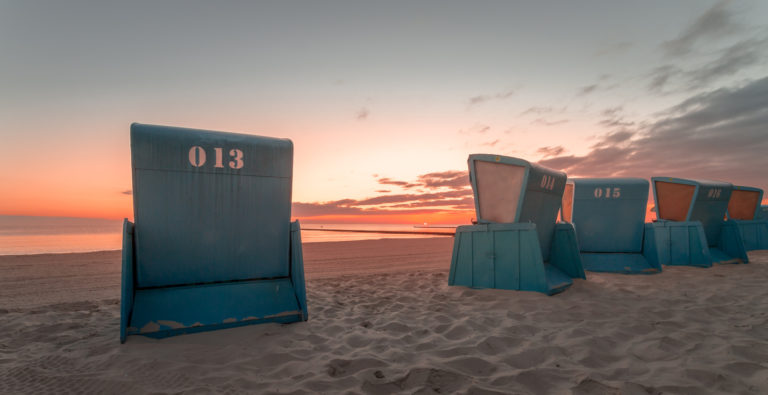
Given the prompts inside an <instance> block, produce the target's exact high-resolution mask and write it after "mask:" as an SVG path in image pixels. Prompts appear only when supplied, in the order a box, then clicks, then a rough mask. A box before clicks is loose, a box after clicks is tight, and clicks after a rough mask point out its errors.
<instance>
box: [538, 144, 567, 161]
mask: <svg viewBox="0 0 768 395" xmlns="http://www.w3.org/2000/svg"><path fill="white" fill-rule="evenodd" d="M536 152H538V153H540V154H544V157H545V158H548V157H551V156H558V155H560V154H562V153H563V152H565V148H563V146H562V145H557V146H553V147H541V148H539V149H537V150H536Z"/></svg>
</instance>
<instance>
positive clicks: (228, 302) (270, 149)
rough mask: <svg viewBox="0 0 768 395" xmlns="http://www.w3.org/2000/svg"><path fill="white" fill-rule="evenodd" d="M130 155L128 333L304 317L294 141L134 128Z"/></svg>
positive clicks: (168, 331) (179, 330)
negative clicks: (294, 220) (294, 212)
mask: <svg viewBox="0 0 768 395" xmlns="http://www.w3.org/2000/svg"><path fill="white" fill-rule="evenodd" d="M131 157H132V166H133V200H134V219H135V226H128V225H127V229H126V237H130V239H131V240H130V241H131V242H130V243H128V244H129V245H128V246H127V248H129V249H130V251H124V259H129V260H130V262H124V273H123V275H124V279H123V287H124V289H125V288H132V291H133V295H132V296H131V295H125V294H126V292H124V299H126V298H129V299H131V300H126V301H124V303H127V304H129V305H131V304H132V306H130V307H131V308H130V309H129V311H128V312H125V313H127V315H128V316H129V317H125V318H126V319H129V321H130V322H127V323H126V325H127V328H125V330H126V332H127V334H135V333H142V334H154V335H156V336H167V335H172V334H176V333H183V332H191V331H196V330H205V329H214V328H216V327H219V326H234V325H237V324H246V323H256V322H263V321H269V317H270V316H280V317H282V318H281V319H280V320H279V321H281V322H286V321H291V320H294V321H295V320H299V319H304V318H305V316H306V308H305V302H304V301H303V300H304V283H303V282H304V280H303V267H302V263H301V262H300V260H301V259H300V256H301V253H300V250H301V245H300V241H299V240H300V239H298V237H299V235H298V228H297V226H298V225H297V224H295V225H292V224H291V222H290V215H291V214H290V213H291V183H292V171H293V170H292V169H293V144H292V143H291V141H290V140H287V139H276V138H269V137H260V136H250V135H242V134H233V133H222V132H211V131H204V130H195V129H184V128H175V127H166V126H154V125H142V124H133V125H131ZM292 227H293V228H294V229H293V232H292ZM129 228H130V229H129ZM129 233H130V234H129ZM292 233H293V241H292ZM297 242H298V244H297ZM292 243H293V244H292ZM126 264H127V265H128V266H129V267H128V268H125V265H126ZM126 272H128V273H126ZM128 274H130V277H129V278H127V277H126V276H127V275H128ZM281 288H282V289H281ZM124 291H125V290H124ZM171 301H172V302H173V303H176V305H175V308H176V309H180V310H183V311H181V312H178V311H177V312H173V311H169V310H168V309H164V308H163V306H168V305H169V303H170V302H171ZM228 310H229V311H228ZM162 322H166V323H170V322H173V324H168V325H163V324H162Z"/></svg>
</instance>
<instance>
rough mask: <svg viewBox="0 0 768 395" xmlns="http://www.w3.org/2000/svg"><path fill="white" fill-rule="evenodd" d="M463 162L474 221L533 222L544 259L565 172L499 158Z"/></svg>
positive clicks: (478, 157)
mask: <svg viewBox="0 0 768 395" xmlns="http://www.w3.org/2000/svg"><path fill="white" fill-rule="evenodd" d="M467 162H468V165H469V176H470V182H471V184H472V190H473V192H474V195H475V213H476V215H477V222H478V223H516V222H532V223H535V224H536V229H537V233H538V235H539V243H540V245H541V252H542V257H543V258H544V260H545V261H546V260H548V259H549V247H550V244H551V242H552V236H553V234H554V230H555V222H556V220H557V213H558V210H559V209H560V203H561V199H562V196H563V190H564V189H565V181H566V175H565V173H563V172H561V171H557V170H552V169H548V168H546V167H543V166H539V165H536V164H532V163H529V162H528V161H525V160H523V159H518V158H512V157H508V156H500V155H488V154H473V155H470V156H469V159H468V161H467Z"/></svg>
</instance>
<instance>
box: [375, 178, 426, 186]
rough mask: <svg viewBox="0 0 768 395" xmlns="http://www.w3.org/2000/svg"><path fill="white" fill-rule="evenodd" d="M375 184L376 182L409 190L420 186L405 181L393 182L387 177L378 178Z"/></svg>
mask: <svg viewBox="0 0 768 395" xmlns="http://www.w3.org/2000/svg"><path fill="white" fill-rule="evenodd" d="M376 182H378V183H379V184H381V185H394V186H398V187H400V188H405V189H411V188H415V187H417V186H419V185H421V184H414V183H410V182H407V181H398V180H393V179H391V178H388V177H383V178H379V179H378V180H376Z"/></svg>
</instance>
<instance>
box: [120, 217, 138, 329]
mask: <svg viewBox="0 0 768 395" xmlns="http://www.w3.org/2000/svg"><path fill="white" fill-rule="evenodd" d="M133 251H134V246H133V222H131V221H128V219H124V220H123V253H122V265H123V268H122V269H123V270H122V271H121V275H122V279H121V284H122V286H121V287H120V343H125V337H126V336H127V334H126V333H125V329H126V328H127V327H128V320H129V319H130V317H131V313H132V312H133V293H134V288H135V286H136V285H135V283H134V282H135V277H134V272H133V267H134V265H135V261H134V256H133Z"/></svg>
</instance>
